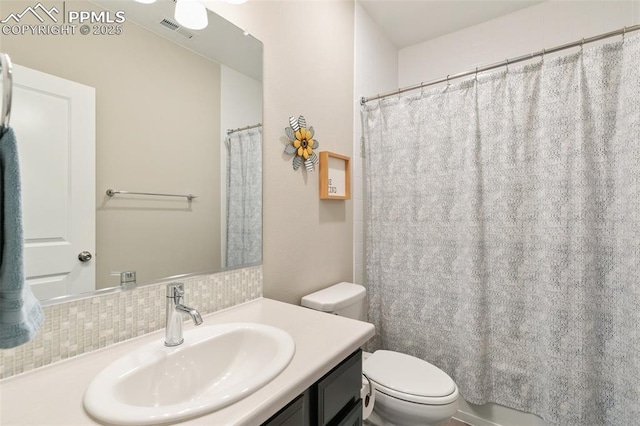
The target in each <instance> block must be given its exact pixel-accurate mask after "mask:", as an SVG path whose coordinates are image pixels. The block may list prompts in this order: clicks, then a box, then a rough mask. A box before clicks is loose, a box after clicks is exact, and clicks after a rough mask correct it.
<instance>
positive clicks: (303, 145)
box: [284, 115, 320, 172]
mask: <svg viewBox="0 0 640 426" xmlns="http://www.w3.org/2000/svg"><path fill="white" fill-rule="evenodd" d="M289 124H291V125H290V126H288V127H286V128H285V129H284V131H285V133H286V134H287V138H289V140H290V141H291V143H290V144H288V145H287V146H286V147H285V148H284V152H285V153H286V154H289V155H293V156H294V157H293V170H298V168H299V167H300V166H301V165H302V164H303V163H304V166H305V167H306V169H307V171H308V172H312V171H314V169H315V165H316V164H318V156H317V155H316V153H315V152H313V151H314V150H316V149H318V147H319V146H320V144H319V143H318V141H317V140H315V139H313V135H314V131H313V126H312V127H309V128H307V120H305V118H304V116H302V115H301V116H300V117H298V118H295V117H289Z"/></svg>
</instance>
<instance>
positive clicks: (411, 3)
mask: <svg viewBox="0 0 640 426" xmlns="http://www.w3.org/2000/svg"><path fill="white" fill-rule="evenodd" d="M359 3H360V4H361V5H362V7H363V8H364V9H365V10H366V11H367V13H368V14H369V16H371V18H372V19H373V20H374V21H375V22H376V23H377V24H378V26H379V27H380V28H381V29H382V31H383V32H384V33H385V34H386V35H387V37H388V38H389V40H391V42H393V43H394V44H395V45H396V47H398V48H400V49H401V48H403V47H407V46H411V45H413V44H416V43H420V42H423V41H426V40H430V39H433V38H436V37H439V36H441V35H444V34H448V33H451V32H454V31H458V30H461V29H463V28H466V27H470V26H472V25H476V24H479V23H481V22H485V21H488V20H490V19H494V18H497V17H499V16H502V15H506V14H509V13H511V12H515V11H517V10H520V9H524V8H526V7H530V6H533V5H534V4H536V3H542V1H541V0H538V1H527V0H498V1H496V0H493V1H489V0H359Z"/></svg>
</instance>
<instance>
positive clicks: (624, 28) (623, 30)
mask: <svg viewBox="0 0 640 426" xmlns="http://www.w3.org/2000/svg"><path fill="white" fill-rule="evenodd" d="M626 32H627V26H626V25H625V26H624V27H623V28H622V42H623V43H624V36H625V34H626Z"/></svg>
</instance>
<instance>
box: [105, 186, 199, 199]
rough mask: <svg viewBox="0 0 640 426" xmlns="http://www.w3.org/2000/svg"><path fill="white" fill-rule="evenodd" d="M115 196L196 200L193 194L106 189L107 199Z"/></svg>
mask: <svg viewBox="0 0 640 426" xmlns="http://www.w3.org/2000/svg"><path fill="white" fill-rule="evenodd" d="M116 194H126V195H151V196H156V197H182V198H186V199H187V200H189V201H193V199H194V198H198V197H197V196H195V195H193V194H186V195H183V194H157V193H154V192H131V191H120V190H117V189H107V195H108V196H109V197H113V196H114V195H116Z"/></svg>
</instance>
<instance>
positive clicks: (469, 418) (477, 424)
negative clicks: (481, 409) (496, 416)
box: [453, 410, 502, 426]
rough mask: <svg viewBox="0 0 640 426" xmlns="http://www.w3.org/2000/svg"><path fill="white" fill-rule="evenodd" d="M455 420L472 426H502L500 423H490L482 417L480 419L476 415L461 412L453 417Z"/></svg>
mask: <svg viewBox="0 0 640 426" xmlns="http://www.w3.org/2000/svg"><path fill="white" fill-rule="evenodd" d="M453 418H454V419H457V420H460V421H461V422H465V423H468V424H470V425H471V426H502V425H501V424H499V423H493V422H490V421H489V420H486V419H483V418H482V417H478V416H476V415H475V414H471V413H467V412H465V411H461V410H458V412H457V413H456V414H455V415H454V416H453Z"/></svg>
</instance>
